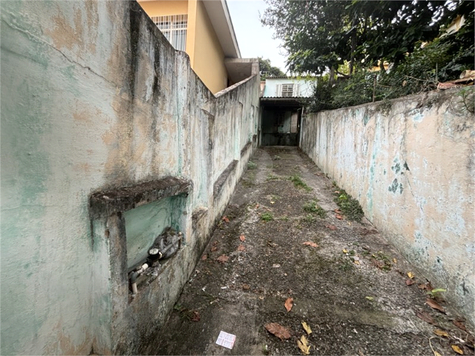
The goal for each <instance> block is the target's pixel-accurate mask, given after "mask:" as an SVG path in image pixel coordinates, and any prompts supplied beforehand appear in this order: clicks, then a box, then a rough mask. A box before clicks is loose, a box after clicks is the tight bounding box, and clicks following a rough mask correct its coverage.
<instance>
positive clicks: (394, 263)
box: [150, 147, 473, 356]
mask: <svg viewBox="0 0 475 356" xmlns="http://www.w3.org/2000/svg"><path fill="white" fill-rule="evenodd" d="M248 167H249V169H248V170H247V171H246V172H245V174H244V175H243V178H242V179H241V181H240V182H239V185H238V187H237V189H236V192H235V194H234V196H233V198H232V200H231V202H230V204H229V206H228V208H227V210H226V212H225V214H224V216H223V219H222V220H221V221H220V223H219V224H218V226H217V227H216V230H215V231H214V234H213V236H212V238H211V240H210V243H209V245H208V246H207V248H206V250H205V251H204V253H203V257H202V258H201V261H200V262H199V263H198V265H197V267H196V269H195V271H194V273H193V275H192V277H191V278H190V280H189V281H188V283H187V284H186V285H185V287H184V290H183V293H182V295H181V297H180V299H179V301H178V302H177V304H176V306H175V310H174V311H173V312H172V313H171V315H170V318H169V321H168V323H167V324H166V326H165V327H163V328H162V330H161V331H160V334H159V335H158V337H159V338H160V340H161V341H160V342H161V343H160V347H159V348H158V349H157V350H150V352H151V353H153V354H180V355H226V354H229V355H281V354H302V351H301V350H300V349H299V347H298V345H297V340H299V339H300V338H301V336H302V335H306V336H307V339H308V345H309V350H308V351H309V353H310V354H314V355H408V354H411V355H436V356H437V354H436V352H438V353H439V354H441V355H445V354H454V355H455V354H456V351H457V350H456V348H457V347H458V350H460V351H461V352H464V353H465V354H473V337H472V336H471V334H470V332H469V331H467V330H463V329H464V328H465V324H464V318H463V315H459V314H457V312H456V311H455V310H454V309H452V308H450V306H448V305H446V304H445V303H444V301H443V300H441V297H440V296H439V297H438V298H439V299H438V300H432V299H431V300H432V301H434V302H437V303H438V304H437V305H439V306H441V307H443V308H444V313H442V312H440V311H438V310H437V309H434V308H432V307H431V306H430V305H429V304H430V303H431V300H429V304H428V294H427V289H431V288H438V287H443V286H430V285H429V281H427V280H426V279H425V278H424V276H423V275H422V273H421V272H420V271H417V270H416V269H415V268H414V267H412V266H411V265H410V264H409V263H408V262H406V261H405V260H404V258H403V257H402V256H401V255H400V254H399V253H398V252H397V251H396V250H395V249H394V248H393V247H392V246H391V245H390V244H389V242H388V240H386V238H385V237H384V236H382V234H380V233H379V232H378V231H377V229H376V228H375V227H374V226H372V225H371V223H369V221H367V220H366V219H364V218H363V220H362V222H361V223H359V222H354V221H349V220H348V217H346V216H343V218H342V219H339V218H337V215H341V213H340V212H339V211H337V212H335V210H337V209H338V206H337V205H336V203H335V202H334V193H335V191H336V190H337V189H338V188H337V187H335V185H333V184H332V181H331V180H329V179H328V178H327V177H326V176H325V175H324V174H323V173H322V172H321V171H320V170H319V168H318V167H317V166H315V164H313V162H311V161H310V159H309V158H308V157H307V156H305V155H304V154H302V153H301V152H300V151H299V150H298V149H297V148H295V147H268V148H261V149H258V150H257V151H256V153H255V154H254V156H253V157H252V158H251V162H250V163H249V165H248ZM289 177H294V178H295V177H297V178H299V179H300V180H301V181H302V182H303V183H304V184H303V187H302V186H300V187H299V186H296V185H295V184H294V182H295V181H296V180H295V179H294V182H292V180H290V179H289ZM312 201H313V202H317V204H318V206H320V207H321V208H322V209H323V210H324V211H325V212H322V209H320V210H319V213H316V212H315V211H311V210H309V209H308V208H307V210H305V208H304V206H305V205H307V206H308V203H309V202H312ZM340 217H341V216H340ZM409 272H411V273H412V274H414V278H413V279H410V278H409V277H408V273H409ZM441 295H442V297H443V293H441ZM289 298H292V300H293V304H291V307H292V308H291V310H290V311H287V309H286V308H285V305H284V304H285V302H286V301H289V302H290V299H289ZM302 322H306V323H307V324H308V325H309V326H310V328H311V329H312V333H311V334H310V335H308V334H307V333H306V331H304V329H303V327H302ZM270 323H277V324H279V325H280V326H282V327H283V328H285V330H287V331H288V332H289V335H288V336H289V337H288V338H283V339H282V340H281V339H280V338H278V337H276V336H275V335H273V334H272V333H270V332H269V331H267V329H266V325H267V326H269V324H270ZM467 328H468V326H467ZM220 331H225V332H227V333H230V334H233V335H236V340H235V343H234V346H233V348H232V349H227V348H224V347H222V346H219V345H217V344H216V340H217V338H218V335H219V333H220ZM454 347H455V348H454Z"/></svg>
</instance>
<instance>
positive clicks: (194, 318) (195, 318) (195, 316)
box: [190, 310, 201, 322]
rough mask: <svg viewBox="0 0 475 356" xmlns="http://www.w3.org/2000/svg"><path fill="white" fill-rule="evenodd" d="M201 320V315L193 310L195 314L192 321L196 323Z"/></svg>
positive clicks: (191, 318) (192, 315)
mask: <svg viewBox="0 0 475 356" xmlns="http://www.w3.org/2000/svg"><path fill="white" fill-rule="evenodd" d="M200 319H201V317H200V313H199V312H198V311H196V310H193V312H192V313H191V317H190V320H191V321H194V322H198V321H200Z"/></svg>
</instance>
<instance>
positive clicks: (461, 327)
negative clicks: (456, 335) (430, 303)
mask: <svg viewBox="0 0 475 356" xmlns="http://www.w3.org/2000/svg"><path fill="white" fill-rule="evenodd" d="M452 323H454V325H455V326H456V327H458V328H459V329H460V330H463V331H465V332H468V331H467V328H466V327H465V324H464V323H463V322H461V321H458V320H454V321H452Z"/></svg>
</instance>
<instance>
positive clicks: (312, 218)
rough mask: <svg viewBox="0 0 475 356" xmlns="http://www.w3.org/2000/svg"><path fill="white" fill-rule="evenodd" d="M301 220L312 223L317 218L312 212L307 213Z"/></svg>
mask: <svg viewBox="0 0 475 356" xmlns="http://www.w3.org/2000/svg"><path fill="white" fill-rule="evenodd" d="M302 221H303V222H306V223H307V224H312V223H314V222H315V221H317V219H316V218H315V216H313V215H312V214H307V215H305V216H304V217H303V218H302Z"/></svg>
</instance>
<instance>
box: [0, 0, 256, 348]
mask: <svg viewBox="0 0 475 356" xmlns="http://www.w3.org/2000/svg"><path fill="white" fill-rule="evenodd" d="M0 9H1V15H0V16H1V36H2V37H1V62H2V66H1V72H2V73H1V75H2V88H1V90H2V95H1V101H2V104H1V106H2V117H1V120H2V123H1V125H2V130H1V146H2V147H1V149H2V158H1V159H2V174H1V184H2V189H1V194H2V199H1V204H2V206H1V208H2V219H1V223H2V225H1V233H2V239H1V257H2V258H1V272H0V273H1V279H2V288H1V300H2V313H1V328H2V333H1V338H2V339H1V352H0V353H1V354H89V353H91V352H93V353H102V354H111V353H122V354H143V353H146V352H149V353H151V352H153V350H148V351H147V350H144V349H143V348H144V347H145V344H144V343H142V341H144V340H146V339H147V337H150V335H149V333H151V332H153V331H154V330H156V329H157V328H158V327H159V326H160V325H161V324H162V323H163V321H164V320H165V318H166V316H167V314H168V313H169V312H170V310H171V308H172V306H173V304H174V302H175V300H176V298H177V297H178V295H179V293H180V291H181V288H182V286H183V284H184V283H185V281H186V280H187V278H188V277H189V274H190V273H191V271H192V269H193V267H194V264H195V262H196V261H197V260H198V258H199V256H200V253H201V250H202V248H203V247H204V246H205V244H206V241H207V238H208V234H209V231H210V229H211V227H212V226H213V223H214V221H215V219H216V218H217V217H219V216H220V214H221V213H222V211H223V210H224V208H225V206H226V204H227V202H228V201H229V198H230V196H231V194H232V192H233V190H234V186H235V184H236V182H237V181H238V179H239V177H240V175H241V174H242V171H243V169H244V168H245V167H246V163H247V160H248V159H249V155H250V154H252V151H253V149H254V148H255V147H256V143H255V142H254V141H252V143H251V148H250V149H245V150H244V151H243V149H244V148H245V147H248V146H247V145H248V143H249V142H250V138H251V137H254V136H255V135H256V134H257V120H258V117H257V115H258V112H259V111H258V109H256V108H258V107H259V96H258V93H259V78H258V77H257V76H254V77H252V78H249V79H248V80H247V81H244V82H242V83H241V84H240V85H238V86H236V87H234V88H232V89H230V90H227V91H223V92H222V93H220V95H219V96H218V97H215V96H214V95H213V94H212V93H210V92H209V91H208V89H207V88H206V87H205V86H204V85H203V83H202V82H201V81H200V80H199V79H198V78H197V77H196V75H195V74H194V73H193V71H192V70H191V68H190V66H189V58H188V56H187V55H186V54H183V53H180V52H176V51H175V50H174V49H173V48H172V47H171V46H170V45H169V44H168V42H167V41H166V40H165V39H164V37H163V35H161V33H160V32H159V30H158V29H157V28H156V26H155V25H154V24H153V23H152V21H151V20H150V19H149V18H148V16H147V15H146V14H145V13H144V12H143V11H142V9H141V8H140V6H139V5H138V4H137V3H136V2H134V1H90V0H85V1H36V2H35V1H22V0H17V1H1V2H0ZM5 83H8V85H5ZM241 152H243V154H241ZM233 161H237V164H236V169H235V170H234V171H233V173H232V174H231V175H230V177H229V178H228V179H227V181H226V184H225V185H224V186H223V187H222V190H221V195H220V196H219V197H217V198H216V199H215V197H214V192H213V186H214V183H215V181H216V179H217V178H218V177H219V176H220V175H221V174H222V173H223V171H224V170H225V169H226V167H227V166H228V165H229V164H230V163H231V162H233ZM168 176H172V177H180V178H182V179H185V180H186V181H189V182H191V183H190V186H191V187H192V188H190V191H189V193H188V195H187V197H186V198H183V199H184V201H183V204H181V203H180V204H179V205H180V208H179V214H178V210H177V212H176V213H177V215H176V216H175V215H174V214H175V212H173V213H170V211H169V206H168V205H167V202H166V201H164V202H162V203H163V204H164V207H165V206H167V207H166V208H164V209H165V210H166V211H167V214H165V215H166V216H167V217H166V218H163V219H162V218H160V219H159V220H164V222H163V223H164V224H165V223H166V224H168V223H170V224H172V225H173V223H174V221H173V220H174V219H175V220H179V225H180V226H181V227H182V228H183V233H184V236H185V238H186V244H185V246H184V247H183V248H182V249H181V250H180V253H179V256H177V258H174V259H173V261H172V260H170V261H169V262H167V264H166V266H165V267H164V269H163V273H162V274H161V275H160V276H159V277H157V280H156V282H154V284H153V285H151V286H150V288H149V289H147V291H146V292H144V293H143V294H142V295H139V296H138V297H137V298H135V299H134V301H133V302H130V303H129V300H128V298H129V296H128V282H127V281H123V280H122V279H121V278H122V277H123V276H122V275H121V274H120V271H121V270H120V268H118V266H120V264H125V265H127V254H126V253H125V255H123V254H121V255H120V256H122V257H121V258H120V260H119V261H116V260H117V256H118V254H119V252H120V253H124V252H126V250H127V244H126V243H125V244H120V243H118V242H117V240H114V239H113V238H112V237H114V236H119V235H120V234H121V233H125V234H126V231H125V232H124V231H122V230H124V229H125V230H126V229H127V228H126V227H124V224H123V222H124V221H125V222H127V221H126V220H129V221H131V220H132V221H133V220H135V219H136V218H137V216H138V215H137V216H134V213H133V212H131V213H129V214H122V213H120V212H118V211H111V212H110V215H106V217H101V218H100V219H99V220H98V219H96V218H92V219H91V215H90V213H91V212H90V211H89V198H90V197H91V196H92V195H93V194H94V193H96V192H98V191H105V190H108V189H120V188H126V187H131V186H136V185H137V184H141V183H143V182H149V181H156V180H160V179H162V178H164V177H168ZM180 199H181V198H180ZM162 203H157V204H158V205H160V204H162ZM144 204H145V203H144ZM160 209H161V208H160V207H159V209H158V210H160ZM200 209H201V210H203V211H206V213H203V214H200V219H198V220H199V221H195V226H196V227H197V228H196V229H194V228H193V222H192V216H193V215H194V216H195V218H196V216H197V215H196V214H194V212H196V211H201V210H200ZM119 213H120V214H119ZM169 213H170V214H169ZM124 215H125V218H124ZM158 215H159V216H161V215H160V213H158ZM150 216H154V213H151V214H150ZM170 216H172V217H170ZM173 216H175V217H173ZM167 219H168V220H167ZM196 219H197V218H196ZM196 219H195V220H196ZM155 223H156V222H153V223H151V225H153V224H155ZM161 223H162V222H161ZM161 223H160V224H161ZM121 224H122V225H121ZM177 224H178V223H177ZM157 228H158V229H159V228H160V227H157ZM129 233H130V234H132V235H133V234H134V233H133V232H130V231H129ZM114 234H115V235H114ZM120 236H122V235H120ZM122 242H124V241H122ZM125 242H126V241H125ZM132 245H133V244H132ZM132 245H129V248H130V249H131V250H133V249H134V248H135V247H134V246H132ZM137 250H140V248H137ZM124 256H125V257H124ZM131 263H132V262H131ZM18 268H20V270H21V273H17V274H16V273H11V271H13V270H15V271H17V270H18ZM163 285H166V286H167V287H166V288H163ZM150 315H153V317H150ZM150 345H151V344H150Z"/></svg>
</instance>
